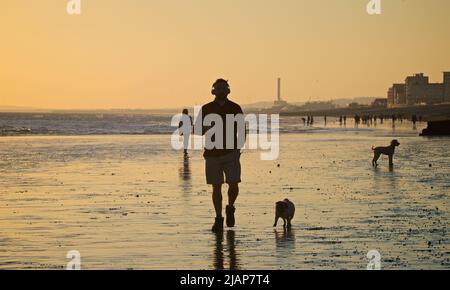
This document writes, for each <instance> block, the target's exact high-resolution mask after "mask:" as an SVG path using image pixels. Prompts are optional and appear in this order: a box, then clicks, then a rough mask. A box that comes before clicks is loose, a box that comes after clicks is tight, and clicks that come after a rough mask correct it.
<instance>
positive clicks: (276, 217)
mask: <svg viewBox="0 0 450 290" xmlns="http://www.w3.org/2000/svg"><path fill="white" fill-rule="evenodd" d="M279 218H280V217H279V216H275V223H274V224H273V226H274V227H276V226H277V223H278V219H279Z"/></svg>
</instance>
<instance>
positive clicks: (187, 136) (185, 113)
mask: <svg viewBox="0 0 450 290" xmlns="http://www.w3.org/2000/svg"><path fill="white" fill-rule="evenodd" d="M182 114H183V119H185V118H184V117H186V116H187V117H189V120H190V125H189V127H190V128H191V129H190V130H189V133H188V132H182V133H180V134H181V135H182V136H183V148H184V155H187V154H188V151H187V149H188V147H189V139H190V137H191V131H192V125H193V124H192V117H191V116H189V111H188V109H183V111H182ZM182 127H183V121H180V123H179V125H178V128H182Z"/></svg>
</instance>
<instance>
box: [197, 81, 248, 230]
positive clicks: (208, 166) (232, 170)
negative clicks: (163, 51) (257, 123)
mask: <svg viewBox="0 0 450 290" xmlns="http://www.w3.org/2000/svg"><path fill="white" fill-rule="evenodd" d="M230 92H231V90H230V86H229V84H228V81H226V80H224V79H218V80H217V81H216V82H215V83H214V84H213V86H212V91H211V93H212V95H214V96H215V99H214V101H212V102H210V103H208V104H206V105H204V106H203V107H202V109H201V112H200V114H199V117H198V118H197V120H196V122H201V124H196V127H198V126H199V127H201V128H202V134H203V135H204V134H206V132H207V131H208V130H209V129H211V128H209V127H206V126H204V125H203V119H204V118H205V117H206V116H208V115H209V114H215V115H219V116H220V117H221V118H222V123H223V131H222V134H223V136H222V137H223V138H222V140H223V146H222V148H225V147H226V145H225V144H227V142H226V138H227V137H229V136H227V134H226V132H227V128H226V127H227V124H226V116H227V115H233V116H236V115H239V114H241V115H243V112H242V109H241V107H240V106H239V105H238V104H236V103H234V102H232V101H230V100H229V99H228V95H229V94H230ZM234 125H235V126H234V134H233V139H234V148H232V149H230V148H226V149H221V148H216V147H214V148H213V149H207V148H205V151H204V154H203V156H204V158H205V172H206V182H207V184H210V185H212V189H213V194H212V199H213V204H214V209H215V211H216V219H215V222H214V225H213V227H212V231H213V232H220V231H223V221H224V218H223V217H222V185H223V184H224V183H225V182H226V183H227V184H228V205H227V206H226V209H225V212H226V218H227V219H226V224H227V226H228V227H234V225H235V218H234V213H235V207H234V203H235V201H236V199H237V197H238V194H239V183H240V182H241V163H240V157H241V151H240V149H241V148H238V134H237V133H238V132H237V126H236V123H235V124H234ZM244 138H245V137H244ZM224 175H225V179H224Z"/></svg>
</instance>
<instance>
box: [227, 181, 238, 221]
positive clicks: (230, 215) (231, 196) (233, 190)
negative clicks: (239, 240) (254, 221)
mask: <svg viewBox="0 0 450 290" xmlns="http://www.w3.org/2000/svg"><path fill="white" fill-rule="evenodd" d="M238 195H239V186H238V184H237V183H232V184H229V187H228V205H227V207H226V214H227V226H228V227H230V228H232V227H234V224H235V219H234V211H235V208H234V203H235V202H236V199H237V197H238Z"/></svg>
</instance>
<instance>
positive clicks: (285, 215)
mask: <svg viewBox="0 0 450 290" xmlns="http://www.w3.org/2000/svg"><path fill="white" fill-rule="evenodd" d="M294 214H295V206H294V204H293V203H292V202H291V201H290V200H289V199H287V198H286V199H285V200H283V201H279V202H277V203H276V204H275V223H274V225H273V226H274V227H276V226H277V223H278V219H279V218H282V219H283V222H284V224H283V227H286V224H287V227H288V228H291V220H292V219H293V218H294Z"/></svg>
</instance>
